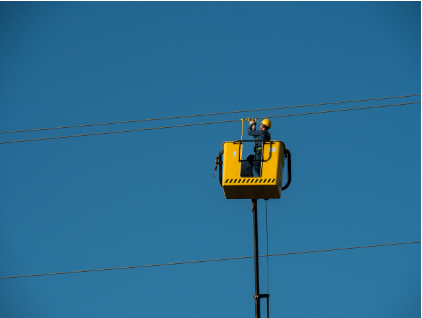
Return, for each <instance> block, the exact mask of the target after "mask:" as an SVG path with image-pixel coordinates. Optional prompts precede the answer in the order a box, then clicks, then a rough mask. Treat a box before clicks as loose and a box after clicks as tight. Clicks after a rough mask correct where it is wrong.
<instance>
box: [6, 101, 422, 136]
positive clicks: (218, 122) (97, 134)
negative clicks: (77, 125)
mask: <svg viewBox="0 0 422 318" xmlns="http://www.w3.org/2000/svg"><path fill="white" fill-rule="evenodd" d="M420 103H421V102H412V103H401V104H390V105H380V106H367V107H359V108H346V109H337V110H326V111H321V112H312V113H301V114H289V115H279V116H266V117H265V118H280V117H291V116H303V115H313V114H325V113H333V112H344V111H349V110H362V109H370V108H381V107H390V106H403V105H410V104H420ZM235 121H240V119H234V120H224V121H215V122H208V123H199V124H187V125H177V126H166V127H154V128H141V129H130V130H120V131H108V132H101V133H93V134H83V135H70V136H59V137H47V138H37V139H24V140H15V141H2V142H0V144H11V143H17V142H27V141H41V140H51V139H63V138H73V137H87V136H99V135H107V134H120V133H126V132H134V131H145V130H155V129H168V128H179V127H190V126H201V125H211V124H225V123H232V122H235Z"/></svg>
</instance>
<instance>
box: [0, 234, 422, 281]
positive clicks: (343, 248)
mask: <svg viewBox="0 0 422 318" xmlns="http://www.w3.org/2000/svg"><path fill="white" fill-rule="evenodd" d="M420 242H421V241H414V242H402V243H390V244H377V245H367V246H354V247H342V248H332V249H328V250H315V251H305V252H292V253H281V254H270V255H268V256H285V255H296V254H308V253H319V252H332V251H341V250H352V249H358V248H369V247H381V246H393V245H404V244H416V243H420ZM265 256H267V255H259V257H265ZM247 258H254V257H253V256H242V257H231V258H220V259H210V260H202V261H191V262H178V263H167V264H154V265H138V266H127V267H113V268H102V269H88V270H83V271H73V272H60V273H48V274H35V275H22V276H9V277H0V279H11V278H23V277H35V276H50V275H63V274H78V273H88V272H99V271H112V270H116V269H130V268H141V267H157V266H169V265H181V264H195V263H206V262H218V261H229V260H236V259H247Z"/></svg>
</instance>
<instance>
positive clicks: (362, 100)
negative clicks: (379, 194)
mask: <svg viewBox="0 0 422 318" xmlns="http://www.w3.org/2000/svg"><path fill="white" fill-rule="evenodd" d="M414 96H421V95H420V94H419V95H403V96H393V97H380V98H368V99H358V100H348V101H342V102H330V103H319V104H307V105H297V106H282V107H273V108H258V109H249V110H236V111H231V112H220V113H209V114H198V115H186V116H174V117H161V118H151V119H136V120H126V121H116V122H110V123H100V124H86V125H74V126H62V127H51V128H37V129H25V130H14V131H2V132H0V134H11V133H20V132H28V131H41V130H52V129H66V128H78V127H90V126H104V125H114V124H127V123H135V122H141V121H153V120H165V119H178V118H190V117H201V116H214V115H224V114H236V113H245V112H257V111H263V110H275V109H285V108H297V107H308V106H321V105H333V104H343V103H355V102H366V101H371V100H381V99H392V98H404V97H414Z"/></svg>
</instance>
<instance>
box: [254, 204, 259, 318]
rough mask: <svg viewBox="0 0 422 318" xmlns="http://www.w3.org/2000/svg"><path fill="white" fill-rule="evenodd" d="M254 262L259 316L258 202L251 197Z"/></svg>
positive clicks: (257, 316)
mask: <svg viewBox="0 0 422 318" xmlns="http://www.w3.org/2000/svg"><path fill="white" fill-rule="evenodd" d="M252 213H253V236H254V263H255V296H254V298H255V317H256V318H260V317H261V299H260V297H259V254H258V204H257V200H256V199H252Z"/></svg>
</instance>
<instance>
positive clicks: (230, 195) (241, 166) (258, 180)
mask: <svg viewBox="0 0 422 318" xmlns="http://www.w3.org/2000/svg"><path fill="white" fill-rule="evenodd" d="M262 148H263V149H262V154H263V156H262V157H263V158H262V159H264V162H262V166H261V176H260V177H253V176H246V175H247V173H245V168H246V167H247V166H248V167H250V164H249V163H248V162H246V161H243V162H240V159H241V158H242V151H243V143H241V142H239V141H237V142H234V141H226V142H224V143H223V150H224V153H223V156H224V157H223V178H222V186H223V190H224V195H225V196H226V199H280V196H281V188H282V181H283V170H284V149H285V145H284V143H283V142H282V141H266V142H264V143H263V147H262ZM239 151H240V153H239ZM248 155H249V154H245V155H244V156H243V157H244V158H246V157H247V156H248ZM241 172H242V173H241Z"/></svg>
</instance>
